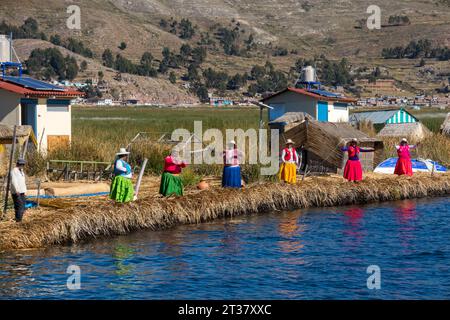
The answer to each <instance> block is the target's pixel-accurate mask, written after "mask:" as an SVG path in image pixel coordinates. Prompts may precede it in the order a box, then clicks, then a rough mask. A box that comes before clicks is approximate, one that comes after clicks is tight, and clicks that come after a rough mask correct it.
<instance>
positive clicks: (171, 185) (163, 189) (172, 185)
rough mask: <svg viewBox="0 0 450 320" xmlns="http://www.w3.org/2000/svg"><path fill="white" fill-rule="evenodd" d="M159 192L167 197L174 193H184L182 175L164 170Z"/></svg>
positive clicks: (178, 194) (179, 194)
mask: <svg viewBox="0 0 450 320" xmlns="http://www.w3.org/2000/svg"><path fill="white" fill-rule="evenodd" d="M159 193H160V194H162V195H163V196H165V197H167V196H170V195H172V194H175V195H177V196H182V195H183V182H182V181H181V178H180V176H178V175H174V174H171V173H169V172H164V173H163V174H162V177H161V185H160V186H159Z"/></svg>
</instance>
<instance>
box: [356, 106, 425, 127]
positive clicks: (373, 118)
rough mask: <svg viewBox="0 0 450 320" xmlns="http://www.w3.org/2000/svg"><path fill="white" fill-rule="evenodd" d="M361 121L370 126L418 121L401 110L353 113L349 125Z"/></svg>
mask: <svg viewBox="0 0 450 320" xmlns="http://www.w3.org/2000/svg"><path fill="white" fill-rule="evenodd" d="M362 121H365V122H371V123H372V124H388V123H391V124H398V123H413V122H418V121H419V120H418V119H417V118H416V117H414V116H413V115H412V114H410V113H409V112H408V111H406V110H404V109H403V108H400V109H392V110H374V111H364V112H355V113H353V114H352V115H351V116H350V123H352V124H354V125H355V124H357V123H358V122H362Z"/></svg>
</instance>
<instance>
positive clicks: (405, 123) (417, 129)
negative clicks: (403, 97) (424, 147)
mask: <svg viewBox="0 0 450 320" xmlns="http://www.w3.org/2000/svg"><path fill="white" fill-rule="evenodd" d="M350 122H351V123H352V124H353V125H355V126H358V125H360V124H361V123H363V122H366V123H371V124H372V125H374V127H375V129H377V131H379V132H378V134H377V135H378V136H380V137H398V138H404V137H414V138H417V139H423V138H425V137H426V136H427V135H429V134H430V133H431V132H430V130H428V128H427V127H425V126H424V125H423V124H422V123H421V122H420V121H419V120H418V119H417V118H416V117H414V116H413V115H412V114H410V113H409V112H408V111H406V110H404V109H402V108H401V109H393V110H376V111H366V112H355V113H353V114H352V115H351V116H350Z"/></svg>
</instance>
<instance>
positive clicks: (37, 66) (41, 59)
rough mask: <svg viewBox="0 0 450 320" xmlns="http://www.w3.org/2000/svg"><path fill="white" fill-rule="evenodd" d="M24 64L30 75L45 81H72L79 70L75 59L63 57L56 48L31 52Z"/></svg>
mask: <svg viewBox="0 0 450 320" xmlns="http://www.w3.org/2000/svg"><path fill="white" fill-rule="evenodd" d="M25 64H26V66H27V72H28V73H29V74H30V75H33V76H35V77H38V78H44V79H47V80H50V79H52V78H55V77H56V78H58V79H59V80H66V79H67V80H73V79H75V77H76V76H77V74H78V70H79V68H78V64H77V61H76V60H75V58H73V57H70V56H69V55H67V56H66V57H64V56H63V55H62V53H61V52H60V51H59V50H58V49H56V48H48V49H35V50H33V51H32V52H31V54H30V58H29V59H28V60H27V61H26V63H25Z"/></svg>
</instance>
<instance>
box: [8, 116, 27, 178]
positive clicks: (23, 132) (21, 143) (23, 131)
mask: <svg viewBox="0 0 450 320" xmlns="http://www.w3.org/2000/svg"><path fill="white" fill-rule="evenodd" d="M32 132H33V129H32V127H31V126H17V131H16V137H17V148H16V150H20V151H21V152H20V154H22V153H23V151H24V150H25V148H26V145H27V142H28V140H29V138H30V136H31V135H32ZM13 137H14V127H13V126H8V125H5V124H2V123H0V176H4V175H5V174H6V172H7V170H8V154H7V151H8V145H11V144H12V141H13ZM9 149H11V148H9Z"/></svg>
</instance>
